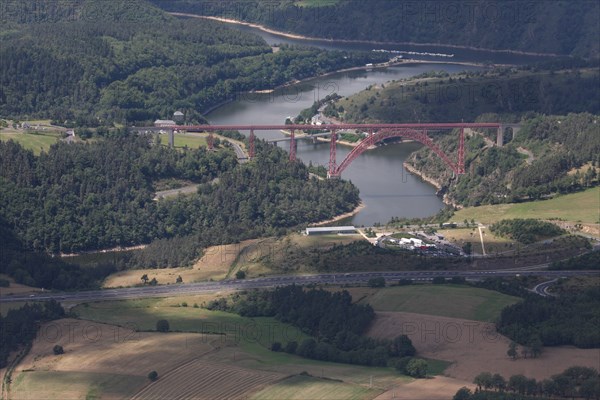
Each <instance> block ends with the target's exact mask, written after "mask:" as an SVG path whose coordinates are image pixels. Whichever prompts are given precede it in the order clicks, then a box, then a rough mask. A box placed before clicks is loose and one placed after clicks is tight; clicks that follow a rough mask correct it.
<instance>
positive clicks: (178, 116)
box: [173, 111, 185, 124]
mask: <svg viewBox="0 0 600 400" xmlns="http://www.w3.org/2000/svg"><path fill="white" fill-rule="evenodd" d="M184 120H185V116H184V115H183V113H182V112H181V111H175V112H174V113H173V121H175V122H177V123H178V124H181V123H183V121H184Z"/></svg>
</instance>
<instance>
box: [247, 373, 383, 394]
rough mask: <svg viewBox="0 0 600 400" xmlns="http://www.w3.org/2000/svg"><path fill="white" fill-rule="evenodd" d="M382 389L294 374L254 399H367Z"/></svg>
mask: <svg viewBox="0 0 600 400" xmlns="http://www.w3.org/2000/svg"><path fill="white" fill-rule="evenodd" d="M380 393H382V390H378V389H369V388H365V387H363V386H358V385H348V384H345V383H343V382H336V381H331V380H326V379H319V378H314V377H310V376H301V375H298V376H292V377H290V378H287V379H284V380H282V381H280V382H278V383H276V384H274V385H270V386H268V387H267V388H265V389H263V390H261V391H260V392H258V393H255V394H254V395H253V396H252V397H250V399H252V400H281V399H289V400H305V399H311V400H313V399H314V400H319V399H323V400H325V399H326V400H329V399H332V400H335V399H339V400H366V399H372V398H374V397H375V396H377V395H378V394H380Z"/></svg>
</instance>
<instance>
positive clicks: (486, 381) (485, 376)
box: [473, 372, 493, 390]
mask: <svg viewBox="0 0 600 400" xmlns="http://www.w3.org/2000/svg"><path fill="white" fill-rule="evenodd" d="M473 383H474V384H476V385H477V389H479V390H481V389H482V388H484V389H489V388H491V387H492V386H493V379H492V374H491V373H489V372H482V373H480V374H479V375H477V376H476V377H475V379H473Z"/></svg>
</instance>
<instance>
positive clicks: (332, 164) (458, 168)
mask: <svg viewBox="0 0 600 400" xmlns="http://www.w3.org/2000/svg"><path fill="white" fill-rule="evenodd" d="M504 125H507V124H504ZM513 125H514V126H515V127H517V128H518V127H519V124H513ZM465 128H473V129H482V128H488V129H497V130H498V131H500V130H501V129H502V124H500V123H498V122H475V123H473V122H471V123H469V122H448V123H444V122H442V123H405V124H323V125H301V124H288V125H173V126H168V127H160V126H159V127H156V126H154V127H142V128H137V130H138V131H146V132H147V131H153V130H162V129H169V130H170V131H171V135H172V134H173V131H174V130H181V131H188V132H194V131H196V132H216V131H220V130H223V131H225V130H244V131H250V137H249V145H250V146H249V147H250V155H249V157H250V158H253V157H254V151H255V149H254V141H255V135H254V131H255V130H271V131H272V130H287V131H289V132H290V152H289V154H290V161H295V160H296V137H295V133H296V132H302V131H314V130H326V131H330V132H331V133H332V135H331V142H330V155H329V171H328V176H329V177H339V176H340V174H341V173H342V171H344V169H346V168H347V167H348V165H350V163H352V161H354V160H355V159H356V158H357V157H358V156H359V155H361V154H362V153H363V152H364V151H366V150H367V149H368V148H369V147H371V146H372V145H374V144H376V143H379V142H381V141H382V140H384V139H388V138H395V137H404V138H409V139H413V140H416V141H418V142H420V143H422V144H424V145H425V146H427V147H428V148H430V149H431V150H432V151H433V152H434V153H436V154H437V155H438V156H439V157H440V158H441V159H442V160H443V161H444V163H445V164H446V165H447V166H448V167H449V168H450V169H452V171H453V172H454V173H455V174H457V175H460V174H464V173H465V165H464V154H465V147H464V143H465V138H464V129H465ZM427 129H430V130H440V129H459V144H458V154H457V157H456V158H457V160H456V161H452V159H451V158H450V156H448V154H446V153H445V152H444V151H443V150H442V149H441V148H440V147H439V146H438V145H437V144H435V143H434V142H433V140H431V138H430V137H429V136H428V135H427ZM348 130H362V131H363V132H365V131H366V132H368V135H367V137H366V138H365V139H364V140H363V141H362V142H361V143H360V144H359V145H358V146H356V147H355V148H354V149H353V150H352V151H351V152H350V153H349V154H348V155H347V156H346V158H345V159H344V160H343V161H342V162H341V163H340V164H339V166H338V165H337V163H336V161H337V160H336V139H337V135H336V134H335V133H336V132H338V131H348Z"/></svg>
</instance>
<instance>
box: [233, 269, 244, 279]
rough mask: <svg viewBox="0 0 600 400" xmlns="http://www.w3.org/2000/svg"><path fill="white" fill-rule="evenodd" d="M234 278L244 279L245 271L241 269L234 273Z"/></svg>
mask: <svg viewBox="0 0 600 400" xmlns="http://www.w3.org/2000/svg"><path fill="white" fill-rule="evenodd" d="M235 278H236V279H245V278H246V271H242V270H241V269H240V270H239V271H238V272H236V273H235Z"/></svg>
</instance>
